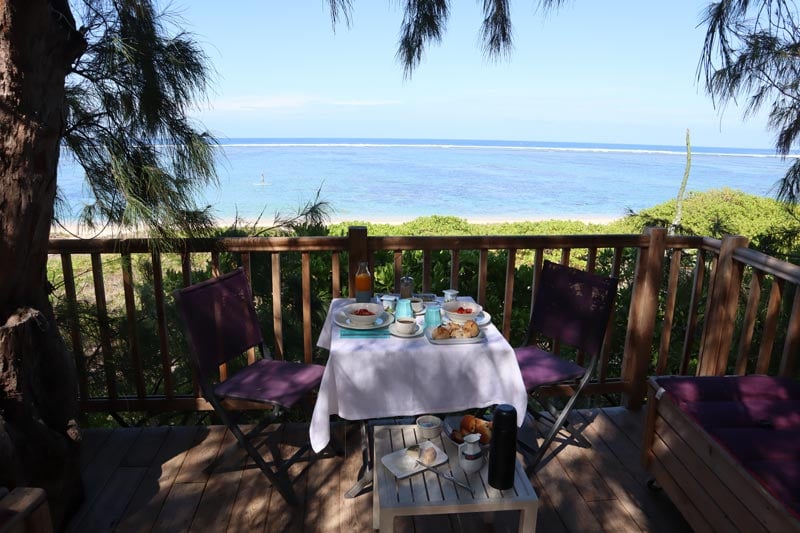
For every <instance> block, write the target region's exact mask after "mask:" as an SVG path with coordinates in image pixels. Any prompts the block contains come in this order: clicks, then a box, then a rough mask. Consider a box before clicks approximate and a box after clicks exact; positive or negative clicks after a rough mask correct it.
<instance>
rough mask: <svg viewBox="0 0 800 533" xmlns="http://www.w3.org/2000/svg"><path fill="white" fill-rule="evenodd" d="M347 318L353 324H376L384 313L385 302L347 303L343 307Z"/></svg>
mask: <svg viewBox="0 0 800 533" xmlns="http://www.w3.org/2000/svg"><path fill="white" fill-rule="evenodd" d="M342 312H344V314H345V316H346V317H347V319H348V320H349V321H350V323H352V324H357V325H359V326H366V325H369V324H374V323H375V321H376V320H378V318H379V317H380V316H381V315H382V314H383V304H379V303H363V304H359V303H355V304H347V305H346V306H344V308H343V309H342Z"/></svg>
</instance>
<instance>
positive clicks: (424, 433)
mask: <svg viewBox="0 0 800 533" xmlns="http://www.w3.org/2000/svg"><path fill="white" fill-rule="evenodd" d="M417 432H418V434H419V436H420V437H422V438H423V439H433V438H436V437H438V436H439V433H441V432H442V419H441V418H439V417H438V416H433V415H422V416H421V417H419V418H417Z"/></svg>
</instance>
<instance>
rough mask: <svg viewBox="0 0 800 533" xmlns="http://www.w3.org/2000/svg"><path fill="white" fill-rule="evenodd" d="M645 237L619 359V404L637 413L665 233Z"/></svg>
mask: <svg viewBox="0 0 800 533" xmlns="http://www.w3.org/2000/svg"><path fill="white" fill-rule="evenodd" d="M644 234H645V235H647V236H648V237H649V238H650V239H649V243H648V245H647V247H646V248H641V249H639V254H638V256H637V258H636V271H635V273H634V276H633V292H632V294H631V305H630V309H629V311H628V330H627V332H626V334H625V351H624V353H623V355H622V381H623V382H624V383H625V384H626V386H627V390H628V393H627V394H625V395H624V396H623V398H622V403H623V405H625V406H626V407H627V408H628V409H638V408H640V407H641V406H642V403H643V402H644V395H645V391H646V387H647V373H648V370H649V366H650V358H651V355H652V347H653V333H654V332H655V327H656V313H657V312H658V292H659V288H660V287H661V271H662V269H663V266H664V253H665V251H666V246H665V245H666V237H667V230H666V229H664V228H646V229H645V230H644Z"/></svg>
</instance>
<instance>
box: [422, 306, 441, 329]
mask: <svg viewBox="0 0 800 533" xmlns="http://www.w3.org/2000/svg"><path fill="white" fill-rule="evenodd" d="M440 309H441V308H440V307H439V304H438V303H433V302H429V303H428V304H427V305H426V306H425V328H426V329H427V328H435V327H438V326H441V325H442V313H441V311H440Z"/></svg>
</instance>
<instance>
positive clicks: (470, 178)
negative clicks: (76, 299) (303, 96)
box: [59, 139, 792, 221]
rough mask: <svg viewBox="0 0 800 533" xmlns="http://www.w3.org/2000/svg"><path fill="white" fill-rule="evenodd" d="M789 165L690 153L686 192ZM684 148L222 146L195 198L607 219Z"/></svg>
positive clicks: (767, 157) (64, 168)
mask: <svg viewBox="0 0 800 533" xmlns="http://www.w3.org/2000/svg"><path fill="white" fill-rule="evenodd" d="M791 162H792V160H791V159H787V160H781V159H780V158H778V157H776V156H775V155H774V154H773V153H772V152H771V151H769V150H755V149H735V148H703V147H693V148H692V170H691V174H690V177H689V183H688V187H687V189H688V190H689V191H705V190H709V189H716V188H721V187H731V188H734V189H739V190H742V191H745V192H748V193H751V194H756V195H761V196H771V195H772V194H773V186H774V185H775V182H776V181H777V180H778V179H780V177H781V176H782V175H783V174H784V173H785V171H786V169H787V168H788V167H789V165H790V164H791ZM684 165H685V147H682V146H646V145H591V144H582V143H553V142H550V143H548V142H540V143H537V142H519V141H463V140H459V141H450V140H420V139H226V140H223V141H221V142H220V147H219V156H218V170H219V177H220V179H219V181H220V183H219V187H211V188H209V189H208V190H206V191H205V194H204V197H203V198H201V199H200V202H201V203H202V204H204V205H205V204H211V205H213V207H214V210H215V213H216V215H217V217H218V218H219V219H221V220H231V219H233V218H234V217H235V216H236V214H237V213H238V214H239V216H242V217H244V218H246V219H250V220H253V219H255V217H256V216H258V214H259V213H261V212H264V213H265V217H266V218H267V219H271V217H272V215H273V213H274V212H276V211H279V212H282V213H284V214H289V213H293V212H294V211H296V209H297V208H298V206H300V205H302V204H304V203H305V202H307V201H309V200H312V199H313V197H314V195H315V193H316V190H317V189H320V194H321V198H322V199H324V200H327V201H328V202H330V203H331V204H332V206H333V209H334V211H333V219H334V220H370V221H386V220H392V221H399V220H410V219H412V218H415V217H417V216H424V215H434V214H436V215H455V216H460V217H463V218H467V219H468V220H474V221H481V220H509V221H511V220H524V219H531V220H535V219H543V218H583V219H589V218H596V219H599V218H616V217H620V216H622V215H623V214H624V213H625V211H626V210H627V209H633V210H639V209H643V208H646V207H650V206H652V205H655V204H658V203H661V202H664V201H667V200H670V199H672V198H674V197H675V196H676V194H677V191H678V187H679V186H680V181H681V179H682V177H683V172H684ZM59 187H60V189H61V194H62V196H63V197H64V198H65V200H66V203H67V204H68V205H69V206H71V207H73V208H75V207H80V206H81V205H83V203H84V202H87V201H89V200H90V199H89V198H88V197H87V196H86V194H85V193H84V191H83V182H82V178H81V172H80V171H79V169H78V168H77V167H76V166H75V164H74V163H71V162H70V161H69V160H68V158H62V164H61V166H60V171H59Z"/></svg>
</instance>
